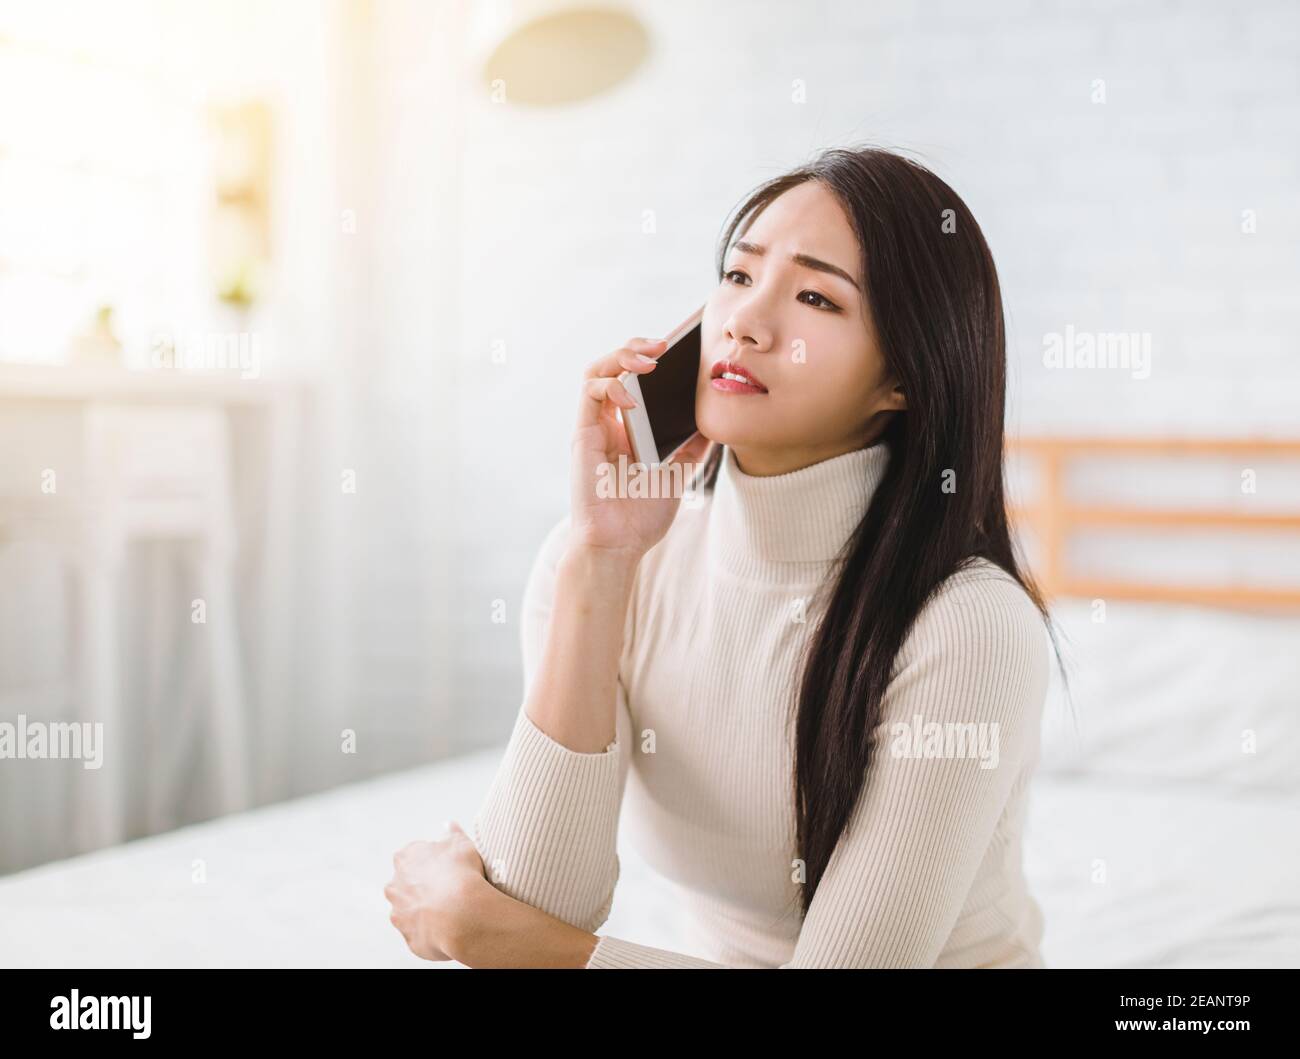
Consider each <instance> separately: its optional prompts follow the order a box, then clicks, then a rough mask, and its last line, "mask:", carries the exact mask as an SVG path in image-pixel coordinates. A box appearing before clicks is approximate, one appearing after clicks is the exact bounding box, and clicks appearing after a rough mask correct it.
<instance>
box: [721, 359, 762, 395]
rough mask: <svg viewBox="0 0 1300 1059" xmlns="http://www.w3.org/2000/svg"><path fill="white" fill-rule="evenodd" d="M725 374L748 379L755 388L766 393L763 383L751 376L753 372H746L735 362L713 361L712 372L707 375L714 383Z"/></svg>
mask: <svg viewBox="0 0 1300 1059" xmlns="http://www.w3.org/2000/svg"><path fill="white" fill-rule="evenodd" d="M727 372H729V373H730V374H732V375H739V376H741V377H742V378H745V379H748V380H749V381H750V382H751V383H753V384H754V386H756V387H757V388H758V389H760V390H762V391H763V392H764V393H766V392H767V387H766V386H764V385H763V382H762V380H761V379H759V378H757V377H756V376H755V375H754V374H753V372H751V371H748V370H747V369H745V368H742V367H741V366H740V365H739V364H737V363H736V362H735V361H731V360H719V361H715V362H714V365H713V370H712V371H711V372H710V373H709V375H710V378H712V379H713V380H714V381H716V380H717V379H719V378H720V377H721V376H722V375H723V374H724V373H727Z"/></svg>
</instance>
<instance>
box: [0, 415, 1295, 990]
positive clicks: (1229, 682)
mask: <svg viewBox="0 0 1300 1059" xmlns="http://www.w3.org/2000/svg"><path fill="white" fill-rule="evenodd" d="M1087 444H1088V443H1087V442H1086V441H1081V442H1080V445H1081V446H1083V447H1084V448H1083V449H1081V450H1080V451H1095V450H1087V448H1086V446H1087ZM1025 451H1027V452H1028V453H1029V455H1030V456H1031V458H1035V457H1036V456H1037V454H1038V450H1034V449H1033V447H1032V445H1030V446H1029V447H1028V449H1027V450H1025ZM1041 451H1047V452H1050V453H1053V454H1054V455H1052V456H1051V457H1050V458H1051V459H1060V460H1068V459H1069V454H1068V450H1067V449H1062V448H1060V441H1059V439H1053V440H1052V441H1051V443H1050V445H1048V446H1047V447H1046V448H1044V449H1043V450H1041ZM1216 451H1217V450H1216ZM1297 451H1298V452H1300V450H1297ZM1062 453H1066V454H1065V455H1061V454H1062ZM1060 469H1061V468H1059V467H1058V468H1057V469H1056V472H1049V473H1048V474H1046V475H1043V476H1041V477H1040V484H1041V483H1042V482H1046V483H1048V484H1047V487H1046V489H1045V490H1040V494H1039V496H1038V498H1037V499H1036V500H1034V501H1033V502H1032V503H1030V502H1027V503H1026V504H1024V505H1018V508H1017V510H1018V512H1019V514H1018V516H1017V517H1018V518H1019V519H1020V520H1021V522H1022V523H1023V524H1024V525H1025V526H1026V528H1027V529H1035V528H1036V529H1037V531H1038V533H1039V534H1040V538H1046V539H1047V541H1048V542H1049V549H1050V548H1055V552H1054V558H1053V561H1052V562H1044V563H1042V564H1041V569H1043V570H1044V571H1045V572H1046V576H1045V577H1044V585H1045V587H1046V588H1047V589H1048V590H1049V592H1050V593H1051V594H1052V596H1053V599H1054V612H1055V615H1056V619H1057V622H1058V624H1059V627H1060V629H1061V631H1062V632H1063V633H1064V641H1063V646H1064V647H1065V649H1066V651H1067V662H1068V663H1069V665H1070V666H1071V678H1072V688H1073V711H1074V712H1071V709H1070V707H1069V704H1068V703H1067V702H1066V700H1065V698H1064V696H1063V692H1062V688H1061V685H1060V683H1059V679H1057V678H1056V676H1055V675H1054V681H1053V686H1052V688H1051V690H1050V691H1049V697H1048V702H1047V705H1046V711H1045V716H1044V732H1043V751H1042V759H1041V763H1040V771H1039V774H1038V776H1037V779H1036V781H1035V785H1034V788H1033V792H1032V796H1031V799H1030V806H1029V817H1028V820H1027V824H1026V834H1025V869H1026V873H1027V875H1028V877H1029V882H1030V887H1031V890H1032V892H1033V893H1034V895H1035V897H1036V898H1037V900H1038V901H1039V903H1040V905H1041V906H1042V908H1043V912H1044V917H1045V923H1046V927H1045V931H1046V932H1045V936H1044V942H1043V955H1044V959H1045V961H1046V963H1047V965H1048V966H1049V967H1154V968H1164V967H1169V968H1173V967H1241V966H1257V967H1296V966H1300V765H1297V747H1300V650H1298V648H1300V592H1296V593H1295V597H1296V598H1294V599H1292V598H1290V597H1289V596H1288V595H1287V590H1285V589H1281V588H1277V587H1276V586H1272V587H1268V588H1267V589H1266V590H1264V595H1263V596H1262V597H1261V596H1260V595H1259V591H1258V590H1257V589H1255V588H1253V587H1249V586H1248V587H1247V588H1246V589H1245V590H1244V595H1241V586H1233V585H1231V584H1229V585H1228V586H1227V587H1225V586H1223V585H1218V586H1209V587H1208V589H1207V591H1206V592H1205V593H1203V594H1201V595H1198V594H1197V586H1194V585H1193V586H1188V585H1187V584H1185V583H1177V584H1173V583H1170V584H1166V585H1163V586H1155V587H1154V588H1153V586H1151V585H1143V584H1141V583H1137V582H1132V581H1129V582H1127V583H1126V582H1124V581H1123V580H1122V579H1121V580H1116V579H1115V578H1110V579H1108V580H1106V581H1105V588H1104V591H1097V589H1098V588H1099V587H1101V582H1100V581H1094V582H1090V581H1089V580H1087V578H1084V577H1081V576H1080V575H1078V574H1077V573H1075V572H1071V571H1070V570H1069V569H1068V568H1067V559H1068V555H1069V550H1068V548H1067V547H1065V541H1064V536H1065V534H1067V533H1068V532H1069V530H1070V528H1071V526H1074V525H1086V524H1087V522H1088V520H1087V516H1086V515H1083V516H1078V513H1077V511H1074V510H1073V509H1069V505H1066V504H1065V503H1064V499H1063V497H1064V490H1065V488H1066V486H1065V485H1064V484H1063V483H1064V482H1065V477H1064V476H1063V475H1061V474H1060V473H1059V471H1060ZM1054 497H1055V498H1054ZM1067 509H1069V510H1067ZM1118 510H1119V509H1116V508H1114V507H1109V508H1107V509H1106V511H1107V512H1108V513H1107V515H1106V516H1105V517H1106V518H1108V519H1112V520H1113V519H1115V518H1121V517H1122V515H1117V514H1116V512H1117V511H1118ZM1063 512H1065V514H1063ZM1139 517H1140V516H1139ZM1271 517H1273V516H1270V518H1271ZM1225 525H1226V523H1225ZM1297 525H1298V526H1300V520H1297ZM1246 528H1247V529H1249V528H1250V527H1249V526H1247V527H1246ZM1271 528H1274V529H1275V528H1276V525H1272V526H1271ZM1282 528H1284V529H1286V528H1288V527H1287V526H1285V525H1284V526H1283V527H1282ZM1056 534H1059V535H1061V538H1062V539H1059V540H1057V539H1055V537H1054V535H1056ZM1039 543H1040V546H1041V544H1042V540H1041V539H1040V542H1039ZM1039 568H1040V566H1038V565H1036V566H1035V569H1039ZM1063 586H1064V587H1063ZM1234 591H1237V592H1238V593H1239V595H1241V598H1237V597H1234V595H1233V593H1234ZM1097 598H1101V599H1103V600H1104V601H1105V604H1106V605H1105V610H1104V615H1105V620H1104V621H1098V620H1096V619H1097V615H1098V609H1097V606H1096V599H1097ZM501 749H502V748H500V747H497V748H492V749H489V750H485V751H482V752H478V753H474V754H470V755H465V756H463V757H458V758H455V759H452V760H449V761H446V762H442V763H439V764H435V765H430V766H426V767H423V768H419V769H415V770H412V771H408V772H404V773H400V774H394V775H390V776H385V777H382V778H379V779H374V780H370V781H367V782H363V783H358V784H353V785H350V786H347V787H342V788H337V789H334V790H331V791H328V792H325V793H322V794H317V795H313V796H310V797H306V798H301V799H298V800H295V801H290V802H284V803H280V804H277V805H274V806H270V807H266V808H262V809H257V810H254V811H251V812H247V813H241V814H237V815H233V816H228V817H224V818H221V819H218V820H214V821H210V822H207V823H204V824H199V825H196V826H192V827H187V828H184V829H181V830H178V831H173V832H170V833H167V834H164V835H158V836H154V837H152V838H147V839H142V840H138V841H135V842H130V843H127V844H125V845H122V846H117V847H113V848H109V849H105V850H101V851H98V852H95V853H91V854H86V855H83V856H79V857H75V858H72V859H69V860H65V861H61V862H56V863H52V864H47V865H44V866H41V867H38V868H34V869H31V870H28V871H24V872H19V873H16V874H13V875H10V876H6V877H4V878H0V965H3V966H7V967H149V966H166V967H420V968H424V969H457V968H458V966H459V965H456V964H453V963H441V964H432V963H428V962H425V961H422V960H420V959H418V958H417V957H415V956H413V955H412V954H411V953H410V952H409V951H408V950H407V949H406V946H405V944H404V942H403V941H402V939H401V937H400V935H399V934H398V933H397V931H395V930H394V929H393V928H392V926H391V924H390V923H389V921H388V912H389V905H388V902H387V901H386V899H385V898H384V895H383V887H384V883H385V882H386V881H387V880H388V879H389V878H390V876H391V874H392V862H391V858H392V854H393V852H394V851H395V850H396V849H397V848H399V847H400V846H402V845H403V844H405V843H406V842H408V841H411V840H413V839H417V838H431V837H433V836H434V835H435V834H436V833H437V832H438V825H439V823H440V822H441V821H442V820H444V819H448V818H450V819H456V820H459V821H461V823H462V824H465V823H467V822H468V821H469V820H470V819H471V817H472V816H473V814H474V812H475V810H476V809H477V806H478V805H479V803H480V802H481V800H482V799H483V797H484V796H485V794H486V792H487V789H488V785H489V783H490V782H491V779H492V776H493V774H494V772H495V769H496V766H497V763H498V761H499V759H500V754H501ZM620 859H621V862H622V874H621V879H620V883H619V887H618V890H617V893H616V896H615V900H614V907H613V911H612V913H611V916H610V919H609V921H608V922H607V923H606V925H605V927H604V928H603V929H604V930H607V931H608V932H609V933H611V934H615V935H617V936H619V937H623V938H627V939H629V940H632V941H639V942H643V943H645V944H649V945H657V946H660V947H664V948H669V949H676V950H679V951H690V949H689V945H688V942H687V940H686V936H685V934H684V931H683V930H682V927H681V924H680V922H679V919H678V916H677V914H676V908H677V904H676V901H675V898H674V894H673V893H672V890H671V887H670V886H669V885H668V884H665V883H663V882H662V881H661V880H659V879H658V878H657V877H656V876H655V875H654V873H653V872H652V871H651V870H650V869H649V868H648V867H647V866H646V865H645V864H644V863H643V862H642V861H641V860H640V859H639V857H638V856H637V855H636V853H635V851H633V850H632V849H631V848H630V847H628V846H626V845H621V846H620Z"/></svg>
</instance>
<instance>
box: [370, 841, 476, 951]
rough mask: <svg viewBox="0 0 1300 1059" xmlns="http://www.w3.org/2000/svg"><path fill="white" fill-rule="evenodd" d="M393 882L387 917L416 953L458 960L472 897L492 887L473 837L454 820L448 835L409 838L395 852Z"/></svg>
mask: <svg viewBox="0 0 1300 1059" xmlns="http://www.w3.org/2000/svg"><path fill="white" fill-rule="evenodd" d="M393 867H394V869H395V871H394V874H393V878H392V880H391V881H390V882H389V883H388V885H387V886H385V887H384V896H385V897H387V898H388V900H389V901H390V902H391V903H392V906H393V913H392V915H390V916H389V917H388V918H389V920H390V921H391V922H392V924H393V926H395V927H396V928H397V929H398V930H400V931H401V932H402V937H404V938H405V939H406V944H407V945H408V946H409V947H410V950H411V951H412V952H413V953H415V955H417V956H419V957H421V958H422V959H425V960H454V959H456V957H455V955H453V953H454V952H455V951H456V950H457V948H458V943H459V941H460V939H461V938H462V937H463V936H464V934H465V927H466V926H467V923H466V916H468V915H471V914H472V908H471V902H470V898H471V897H472V896H473V895H474V894H475V892H476V891H477V889H478V888H480V887H482V886H485V885H486V886H491V883H489V882H488V881H487V876H486V872H485V871H484V868H483V858H482V857H480V856H479V853H478V849H477V848H476V847H475V845H474V843H473V841H472V840H471V839H470V837H469V836H468V835H467V834H465V832H464V831H462V830H461V827H460V825H459V824H458V823H456V822H455V821H454V820H453V821H450V822H449V824H448V831H447V836H446V837H445V838H441V839H437V840H435V841H432V842H411V843H409V844H408V845H405V846H403V847H402V848H401V849H399V850H398V851H397V852H396V853H395V854H393Z"/></svg>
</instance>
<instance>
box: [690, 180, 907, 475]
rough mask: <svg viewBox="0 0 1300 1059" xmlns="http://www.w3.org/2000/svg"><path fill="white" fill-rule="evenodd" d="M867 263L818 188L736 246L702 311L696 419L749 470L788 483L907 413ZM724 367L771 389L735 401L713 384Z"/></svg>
mask: <svg viewBox="0 0 1300 1059" xmlns="http://www.w3.org/2000/svg"><path fill="white" fill-rule="evenodd" d="M796 257H797V258H798V259H797V260H796ZM861 257H862V253H861V250H860V249H859V247H858V241H857V237H856V235H855V234H854V232H853V228H852V226H851V225H850V223H849V218H848V216H847V215H846V214H845V212H844V209H843V207H842V206H841V205H840V203H839V200H838V199H837V198H836V197H835V196H834V194H833V193H832V192H831V191H829V190H828V189H827V188H826V187H825V186H824V185H823V184H821V183H819V182H817V181H806V182H804V183H802V184H799V185H797V186H795V187H793V188H791V189H790V190H789V191H786V192H785V193H783V194H782V195H780V196H778V197H777V198H776V199H774V200H773V201H772V202H770V203H769V204H768V206H767V208H766V209H764V210H763V212H762V213H760V214H759V215H758V217H757V218H755V219H753V221H752V222H751V224H750V226H749V230H748V231H747V232H746V233H745V234H744V235H742V236H740V237H738V238H737V239H736V240H735V241H734V242H733V244H732V246H731V247H730V248H728V250H727V257H726V260H725V263H724V266H723V270H724V274H723V277H722V280H721V281H720V283H719V284H718V287H717V289H716V290H714V292H713V294H712V295H711V296H710V297H709V300H708V302H707V303H706V304H705V307H704V317H703V321H702V324H701V334H700V376H699V381H698V385H697V387H696V401H695V412H696V421H697V424H698V426H699V429H700V431H701V432H702V433H703V434H704V435H705V437H708V438H711V439H713V440H714V441H718V442H721V443H723V444H725V445H728V446H730V447H731V448H732V449H733V450H735V453H736V460H737V462H738V463H739V465H740V468H741V469H742V470H743V471H744V472H745V473H747V474H757V475H770V474H784V473H786V472H787V471H793V470H798V469H799V468H801V467H806V466H808V465H810V464H813V463H818V462H820V461H822V460H826V459H830V458H831V457H833V456H838V455H841V454H843V453H845V452H850V451H852V450H853V449H858V448H862V447H863V446H865V445H868V444H870V443H871V442H872V441H873V440H875V438H876V437H877V436H878V435H879V433H880V431H881V430H883V429H884V426H885V421H886V420H887V419H888V418H890V417H889V415H888V414H886V415H883V416H882V415H879V413H881V412H886V413H888V412H891V411H896V410H900V409H902V408H904V407H906V405H905V402H904V400H903V395H902V394H901V393H900V392H899V391H898V390H897V389H895V388H894V386H893V385H892V381H891V380H889V379H887V378H886V375H885V362H884V358H883V357H882V355H881V352H880V348H879V346H878V344H877V342H876V332H875V327H874V326H873V323H872V320H871V313H870V310H869V307H868V305H867V297H866V290H865V284H864V280H863V276H862V274H861ZM841 272H842V273H844V275H841V274H840V273H841ZM721 361H730V362H732V363H733V364H737V365H740V366H741V367H742V368H744V369H745V370H746V371H748V372H750V373H751V374H752V376H753V377H754V378H755V379H757V380H758V382H759V383H760V384H761V385H762V388H763V390H764V391H765V392H759V393H756V392H752V391H751V392H744V393H741V392H728V391H727V389H726V386H727V383H726V382H725V380H717V379H715V375H716V374H717V372H718V370H719V369H718V366H719V362H721Z"/></svg>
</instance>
